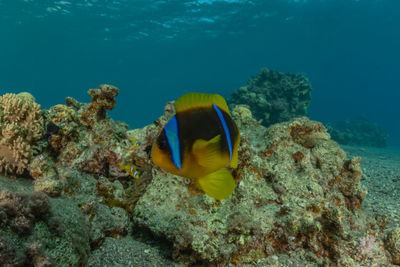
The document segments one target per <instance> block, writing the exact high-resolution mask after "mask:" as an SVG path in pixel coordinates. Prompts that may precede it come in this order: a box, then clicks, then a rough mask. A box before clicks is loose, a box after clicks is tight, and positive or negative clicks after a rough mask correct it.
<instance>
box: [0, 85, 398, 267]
mask: <svg viewBox="0 0 400 267" xmlns="http://www.w3.org/2000/svg"><path fill="white" fill-rule="evenodd" d="M89 94H90V95H91V96H92V101H91V102H90V103H79V102H78V101H76V100H75V99H73V98H67V99H66V105H56V106H54V107H51V108H50V109H49V110H43V111H41V114H42V115H41V116H42V118H43V122H44V123H43V126H42V129H41V131H42V132H43V133H44V134H43V135H42V138H41V139H40V140H41V141H40V142H39V143H40V144H39V146H38V148H39V151H38V152H39V153H38V154H36V155H35V154H32V157H30V160H29V161H28V162H27V163H28V164H27V165H26V166H25V171H26V175H25V177H22V178H17V179H9V178H6V177H0V188H1V190H0V191H1V192H2V193H1V195H0V265H1V264H3V265H6V264H11V265H12V264H14V265H15V266H24V265H26V264H28V265H29V264H31V265H32V262H33V264H36V266H47V265H51V264H53V265H58V266H69V265H70V266H85V265H90V266H98V265H104V264H106V263H107V264H109V263H110V262H113V261H114V260H115V261H118V262H123V263H124V264H125V265H126V264H128V265H129V263H132V260H131V258H132V257H131V256H132V255H131V252H130V250H131V249H126V248H132V249H134V248H135V247H136V246H137V240H135V234H136V233H148V234H149V235H148V236H149V237H148V238H150V240H149V244H150V243H151V242H156V240H163V242H167V243H168V245H169V246H170V247H171V248H172V249H171V250H168V251H171V255H170V257H171V258H172V259H173V261H174V262H172V261H171V260H169V259H164V265H165V266H167V265H174V264H184V265H215V266H226V265H239V266H240V265H242V266H245V265H259V266H268V265H271V266H305V265H310V266H340V265H343V266H382V265H384V266H391V264H395V263H398V260H399V247H400V238H399V231H398V229H386V228H385V227H386V226H385V224H384V223H383V222H382V221H379V220H378V219H375V218H373V217H372V216H371V215H369V214H367V213H366V212H365V211H364V210H363V207H362V204H363V201H364V199H365V197H366V193H367V192H366V190H365V188H363V187H362V184H361V182H360V180H361V176H362V170H361V161H362V160H361V158H360V157H353V158H348V156H347V154H346V152H345V151H343V150H342V149H341V148H340V147H339V145H338V144H337V143H336V142H335V141H333V140H331V138H330V135H329V133H328V132H327V130H326V128H325V127H324V126H323V125H322V124H321V123H319V122H316V121H311V120H309V119H308V118H306V117H300V118H295V119H292V120H289V121H286V122H282V123H277V124H274V125H270V126H269V127H268V128H266V127H264V126H262V125H261V124H260V122H259V121H258V120H256V119H254V118H253V116H252V112H251V111H250V109H249V108H247V107H246V106H243V105H237V106H235V108H234V109H233V110H232V116H233V119H234V120H235V122H236V123H237V125H238V127H239V129H240V132H241V143H240V147H239V166H238V168H237V169H236V170H234V171H233V175H234V177H235V182H236V184H237V186H236V189H235V192H234V194H233V195H232V196H230V197H229V198H228V199H225V200H222V201H216V200H215V199H213V198H210V197H208V196H207V195H204V194H203V192H202V191H200V190H198V189H197V187H196V185H195V182H194V181H193V180H190V179H185V178H182V177H178V176H175V175H172V174H169V173H166V172H165V171H163V170H161V169H160V168H158V167H157V166H155V165H153V164H152V163H151V159H150V157H149V154H150V153H149V152H150V151H151V147H152V144H153V142H154V140H155V138H156V137H157V135H158V134H159V133H160V131H161V129H162V127H163V126H164V125H165V123H166V122H167V121H168V119H169V118H170V117H171V116H173V114H174V108H173V105H172V103H168V104H167V105H166V107H165V111H164V115H163V116H162V117H160V118H159V119H158V120H157V121H156V122H155V123H154V124H151V125H149V126H146V127H144V128H142V129H135V130H130V131H129V130H128V128H127V126H126V124H124V123H121V122H114V121H113V120H112V119H111V118H110V117H109V115H108V114H107V112H106V111H107V110H110V109H112V108H114V106H115V97H116V96H117V94H118V89H117V88H115V87H113V86H109V85H101V86H100V87H99V88H98V89H92V90H89ZM36 153H37V152H36ZM126 166H130V167H131V168H134V169H136V170H138V172H139V178H136V177H132V176H130V174H131V173H130V172H127V171H126V169H127V168H125V167H126ZM27 178H28V179H27ZM37 203H41V204H40V205H38V204H37ZM135 242H136V243H135ZM5 244H8V245H5ZM148 250H151V249H150V248H148V247H147V248H146V251H148ZM103 251H104V253H103ZM114 253H115V254H114ZM143 253H144V254H145V253H147V252H143ZM143 253H142V254H143ZM140 254H141V253H136V254H135V255H137V257H139V256H140ZM116 255H117V256H116ZM102 257H104V259H102ZM146 260H147V261H148V262H149V265H152V264H154V265H158V266H159V265H160V263H159V262H158V260H159V259H158V260H157V261H154V258H152V257H147V258H146ZM164 265H163V266H164Z"/></svg>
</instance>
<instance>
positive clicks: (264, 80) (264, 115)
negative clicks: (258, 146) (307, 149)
mask: <svg viewBox="0 0 400 267" xmlns="http://www.w3.org/2000/svg"><path fill="white" fill-rule="evenodd" d="M310 102H311V84H310V82H309V81H308V79H307V78H306V77H304V76H303V75H301V74H292V73H282V72H278V71H274V70H269V69H266V68H264V69H262V70H261V72H260V74H258V75H256V76H254V77H251V78H250V79H249V80H248V82H247V85H246V86H243V87H240V88H239V89H238V90H235V91H234V92H233V93H232V97H231V99H230V100H229V103H230V106H231V107H232V108H233V107H234V106H235V105H239V104H244V105H248V106H249V107H250V109H251V111H252V113H253V115H254V118H256V119H257V120H262V124H263V125H264V126H269V125H271V124H273V123H277V122H283V121H288V120H290V119H292V118H295V117H300V116H305V115H306V113H307V108H308V106H309V105H310Z"/></svg>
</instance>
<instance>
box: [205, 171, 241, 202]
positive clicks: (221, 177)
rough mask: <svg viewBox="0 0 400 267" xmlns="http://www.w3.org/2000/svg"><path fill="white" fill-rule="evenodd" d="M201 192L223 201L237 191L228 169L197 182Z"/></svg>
mask: <svg viewBox="0 0 400 267" xmlns="http://www.w3.org/2000/svg"><path fill="white" fill-rule="evenodd" d="M197 184H198V186H199V187H200V189H201V190H203V191H204V192H205V193H206V194H207V195H209V196H210V197H213V198H215V199H217V200H222V199H225V198H227V197H229V196H230V195H232V193H233V190H235V186H236V184H235V181H234V180H233V177H232V174H231V173H230V172H229V171H228V170H227V169H220V170H218V171H215V172H213V173H210V174H208V175H206V176H203V177H201V178H199V179H198V180H197Z"/></svg>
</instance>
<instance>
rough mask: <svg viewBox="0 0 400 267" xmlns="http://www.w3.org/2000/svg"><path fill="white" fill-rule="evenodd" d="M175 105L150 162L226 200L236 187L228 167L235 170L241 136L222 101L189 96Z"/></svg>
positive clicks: (219, 97)
mask: <svg viewBox="0 0 400 267" xmlns="http://www.w3.org/2000/svg"><path fill="white" fill-rule="evenodd" d="M174 105H175V111H176V114H175V116H173V117H172V118H171V119H170V120H169V121H168V122H167V124H166V125H165V126H164V128H163V130H162V131H161V133H160V135H159V136H158V138H157V140H156V141H155V143H154V145H153V148H152V152H151V157H152V161H153V162H154V163H155V164H156V165H158V166H159V167H161V168H162V169H163V170H165V171H167V172H170V173H173V174H176V175H179V176H182V177H186V178H192V179H196V181H197V185H198V187H199V188H200V189H201V190H203V191H204V192H205V193H206V194H207V195H209V196H211V197H213V198H215V199H218V200H221V199H225V198H227V197H229V196H230V195H231V194H232V193H233V191H234V189H235V186H236V185H235V181H234V179H233V177H232V174H231V172H230V171H229V170H228V169H227V167H231V168H234V169H235V168H237V165H238V147H239V142H240V133H239V129H238V127H237V126H236V124H235V122H234V121H233V120H232V117H231V114H230V112H229V108H228V105H227V104H226V101H225V99H224V98H223V97H222V96H220V95H216V94H203V93H188V94H185V95H183V96H181V97H180V98H178V100H176V101H175V104H174Z"/></svg>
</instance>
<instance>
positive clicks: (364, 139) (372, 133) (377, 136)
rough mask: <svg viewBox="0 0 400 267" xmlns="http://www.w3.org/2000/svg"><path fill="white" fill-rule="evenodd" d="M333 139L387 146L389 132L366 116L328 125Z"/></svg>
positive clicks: (349, 142)
mask: <svg viewBox="0 0 400 267" xmlns="http://www.w3.org/2000/svg"><path fill="white" fill-rule="evenodd" d="M327 128H328V131H329V133H330V134H331V136H332V139H333V140H335V141H337V142H338V143H339V144H342V145H353V146H372V147H386V145H387V139H388V134H387V132H386V131H385V130H384V129H383V128H382V127H381V126H379V125H378V124H376V123H373V122H371V121H369V120H367V119H365V118H358V119H350V120H345V121H338V122H336V123H334V124H328V125H327Z"/></svg>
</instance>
